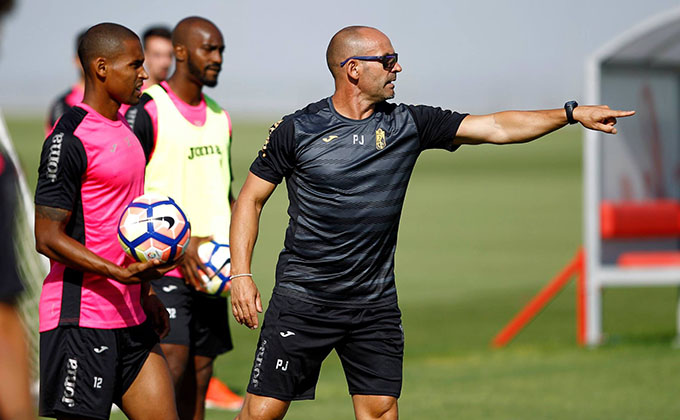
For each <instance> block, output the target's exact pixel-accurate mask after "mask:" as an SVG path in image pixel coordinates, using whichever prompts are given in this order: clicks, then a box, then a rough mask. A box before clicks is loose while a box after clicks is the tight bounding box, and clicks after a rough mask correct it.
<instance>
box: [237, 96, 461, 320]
mask: <svg viewBox="0 0 680 420" xmlns="http://www.w3.org/2000/svg"><path fill="white" fill-rule="evenodd" d="M466 115H467V114H459V113H457V112H451V111H445V110H442V109H441V108H434V107H429V106H413V105H404V104H399V105H396V104H390V103H386V102H384V103H381V104H378V106H377V107H376V111H375V112H374V113H373V115H371V116H370V117H368V118H366V119H364V120H351V119H348V118H345V117H343V116H342V115H340V114H339V113H338V112H337V111H335V109H334V108H333V105H332V101H331V100H330V98H327V99H323V100H321V101H319V102H317V103H314V104H311V105H308V106H307V107H306V108H304V109H302V110H300V111H298V112H296V113H294V114H292V115H289V116H287V117H284V118H283V120H281V121H279V122H278V123H276V124H275V125H274V126H273V127H272V129H270V136H269V137H268V139H267V141H266V142H265V145H264V146H263V148H262V150H261V151H260V152H259V154H258V157H257V158H256V159H255V162H253V164H252V165H251V167H250V171H251V172H252V173H253V174H255V175H256V176H258V177H260V178H262V179H264V180H266V181H269V182H272V183H274V184H278V183H280V182H281V181H282V180H283V179H284V178H285V179H286V186H287V188H288V198H289V200H290V205H289V207H288V214H289V216H290V221H289V225H288V229H287V231H286V238H285V244H284V246H285V247H284V249H283V251H282V252H281V254H280V256H279V261H278V265H277V270H276V286H275V288H274V292H275V293H279V294H283V295H290V296H294V297H297V298H299V299H302V300H305V301H309V302H315V303H322V304H326V305H331V306H348V307H368V306H375V305H383V304H384V305H387V304H392V303H395V302H396V300H397V295H396V288H395V284H394V251H395V248H396V242H397V231H398V227H399V219H400V217H401V211H402V207H403V203H404V198H405V195H406V188H407V186H408V182H409V179H410V177H411V173H412V171H413V167H414V165H415V163H416V159H417V158H418V156H419V155H420V153H421V152H422V151H423V150H426V149H446V150H449V151H454V150H456V149H457V146H455V145H454V144H453V140H454V138H455V136H456V132H457V131H458V127H459V126H460V123H461V121H462V120H463V118H465V116H466Z"/></svg>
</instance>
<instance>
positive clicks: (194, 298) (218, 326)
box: [151, 276, 234, 358]
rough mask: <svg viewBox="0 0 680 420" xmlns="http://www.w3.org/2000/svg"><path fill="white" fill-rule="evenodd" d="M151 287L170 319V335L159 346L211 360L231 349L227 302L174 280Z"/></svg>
mask: <svg viewBox="0 0 680 420" xmlns="http://www.w3.org/2000/svg"><path fill="white" fill-rule="evenodd" d="M151 286H152V287H153V290H154V292H156V295H157V296H158V298H159V299H160V300H161V302H163V304H164V305H165V308H166V309H167V310H168V315H170V333H169V334H168V336H167V337H165V338H164V339H163V340H161V343H163V344H181V345H184V346H188V347H189V348H190V350H191V353H192V354H194V355H198V356H206V357H212V358H215V357H217V356H218V355H220V354H222V353H226V352H228V351H229V350H231V349H232V348H234V346H233V345H232V342H231V331H230V330H229V312H228V310H229V308H228V305H227V298H223V297H216V296H210V295H207V294H205V293H201V292H197V291H196V290H194V289H193V288H192V287H190V286H188V285H187V284H186V283H184V279H180V278H177V277H170V276H166V277H163V278H161V279H158V280H154V281H152V282H151Z"/></svg>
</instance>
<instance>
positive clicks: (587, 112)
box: [573, 105, 635, 134]
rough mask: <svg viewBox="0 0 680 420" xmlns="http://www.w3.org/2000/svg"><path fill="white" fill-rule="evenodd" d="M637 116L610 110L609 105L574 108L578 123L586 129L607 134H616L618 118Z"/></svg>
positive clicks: (631, 113) (630, 112) (627, 112)
mask: <svg viewBox="0 0 680 420" xmlns="http://www.w3.org/2000/svg"><path fill="white" fill-rule="evenodd" d="M631 115H635V111H618V110H614V109H609V107H608V106H607V105H594V106H589V105H585V106H584V105H579V106H578V107H576V108H574V114H573V116H574V120H576V121H578V122H580V123H581V125H583V126H584V127H585V128H589V129H591V130H596V131H602V132H605V133H610V134H616V127H614V125H615V124H616V119H617V118H623V117H630V116H631Z"/></svg>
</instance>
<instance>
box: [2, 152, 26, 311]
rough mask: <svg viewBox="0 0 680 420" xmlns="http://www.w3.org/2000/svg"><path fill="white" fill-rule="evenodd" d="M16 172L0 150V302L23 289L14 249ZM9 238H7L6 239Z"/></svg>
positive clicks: (12, 296)
mask: <svg viewBox="0 0 680 420" xmlns="http://www.w3.org/2000/svg"><path fill="white" fill-rule="evenodd" d="M17 188H18V184H17V174H16V171H15V170H14V166H12V163H11V161H10V160H9V158H8V157H7V156H6V155H4V154H3V153H2V152H0V235H2V237H3V238H4V240H3V241H0V302H13V301H14V300H15V299H16V298H17V297H18V295H19V293H21V291H22V290H23V285H22V284H21V280H20V279H19V273H18V272H17V260H16V255H15V251H14V240H13V238H15V237H16V236H15V232H14V231H15V224H16V218H15V217H16V215H15V212H16V202H17V198H18V189H17ZM8 239H9V240H8Z"/></svg>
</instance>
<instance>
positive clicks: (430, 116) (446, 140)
mask: <svg viewBox="0 0 680 420" xmlns="http://www.w3.org/2000/svg"><path fill="white" fill-rule="evenodd" d="M407 108H408V110H409V111H410V112H411V115H412V116H413V119H414V120H415V123H416V127H417V128H418V137H419V138H420V149H421V150H426V149H445V150H448V151H450V152H453V151H455V150H456V149H458V146H456V145H454V144H453V140H454V139H455V138H456V133H457V132H458V127H460V123H461V122H462V121H463V119H464V118H465V117H466V116H467V115H468V114H460V113H458V112H455V111H449V110H444V109H441V108H438V107H437V108H435V107H432V106H427V105H407Z"/></svg>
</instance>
